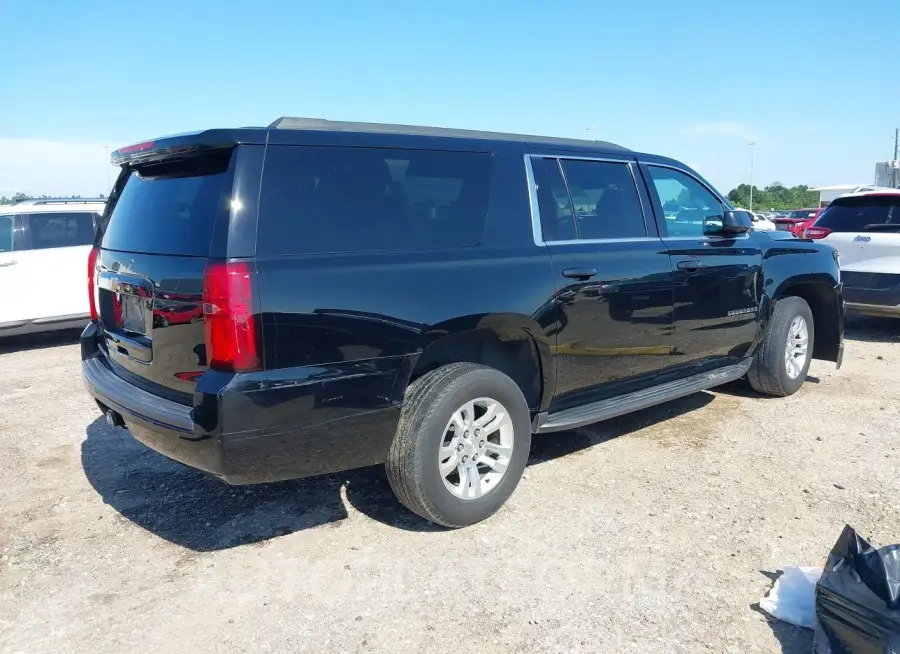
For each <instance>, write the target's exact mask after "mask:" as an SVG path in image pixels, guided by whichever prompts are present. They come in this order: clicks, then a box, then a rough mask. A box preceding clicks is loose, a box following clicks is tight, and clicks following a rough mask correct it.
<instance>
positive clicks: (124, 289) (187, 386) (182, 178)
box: [96, 146, 262, 404]
mask: <svg viewBox="0 0 900 654" xmlns="http://www.w3.org/2000/svg"><path fill="white" fill-rule="evenodd" d="M261 150H262V148H261V147H258V146H244V147H237V148H234V147H232V148H227V149H220V150H213V151H207V152H205V153H203V154H193V155H190V156H181V157H180V158H175V159H162V160H155V159H154V160H151V161H150V162H147V163H143V164H141V165H138V166H137V167H127V166H126V167H125V168H124V169H123V172H122V174H121V175H120V176H119V179H118V181H117V182H116V186H115V188H114V190H113V193H112V195H111V197H110V200H109V203H108V205H107V210H106V214H105V216H104V222H105V223H106V224H105V225H104V226H103V236H102V239H101V242H100V247H101V250H100V252H99V254H98V266H97V271H96V279H97V288H98V290H97V304H98V311H99V313H100V322H101V326H102V332H103V336H102V339H103V343H102V346H104V349H105V350H106V352H107V354H108V357H109V360H110V362H111V364H112V367H113V370H114V371H116V372H117V373H118V374H120V375H121V376H123V377H125V378H126V379H128V380H129V381H130V382H131V383H133V384H135V385H137V386H139V387H142V388H145V389H146V390H148V391H150V392H153V393H155V394H157V395H161V396H163V397H168V398H169V399H173V400H175V401H180V402H183V403H185V404H189V403H190V402H191V393H192V391H193V388H194V383H195V380H196V378H197V377H198V376H199V375H200V374H201V373H202V372H203V371H205V370H206V369H207V367H208V366H207V361H206V345H205V333H204V321H203V273H204V270H205V269H206V266H207V264H208V263H209V261H210V258H211V257H214V258H217V259H224V258H225V257H227V256H229V255H234V256H241V255H243V256H247V257H249V256H252V254H253V248H252V247H249V249H247V247H246V245H245V244H246V239H244V240H243V241H242V240H241V239H239V238H233V237H234V236H235V232H236V231H240V230H243V232H241V233H246V232H247V231H248V230H252V232H253V233H255V220H256V215H255V212H256V200H255V198H256V197H258V190H259V174H260V166H261V160H262V156H261V154H262V153H261ZM255 155H257V156H255ZM242 166H243V167H242ZM250 169H252V171H251V170H250ZM230 231H231V232H232V233H229V232H230ZM242 248H243V249H242Z"/></svg>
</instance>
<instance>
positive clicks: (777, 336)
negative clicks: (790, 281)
mask: <svg viewBox="0 0 900 654" xmlns="http://www.w3.org/2000/svg"><path fill="white" fill-rule="evenodd" d="M814 343H815V323H814V322H813V315H812V311H811V310H810V308H809V305H808V304H807V303H806V300H804V299H803V298H799V297H786V298H784V299H781V300H779V301H778V302H776V303H775V310H774V311H773V312H772V318H771V320H770V322H769V328H768V330H767V332H766V336H765V338H764V339H763V342H762V343H761V344H760V346H759V349H758V350H757V352H756V356H755V357H754V359H753V365H752V366H751V367H750V370H749V372H748V373H747V379H748V381H749V382H750V385H751V386H752V387H753V390H755V391H757V392H758V393H764V394H766V395H774V396H776V397H785V396H788V395H793V394H794V393H796V392H797V391H798V390H800V387H801V386H803V382H804V381H806V374H807V372H808V371H809V364H810V363H811V362H812V353H813V345H814Z"/></svg>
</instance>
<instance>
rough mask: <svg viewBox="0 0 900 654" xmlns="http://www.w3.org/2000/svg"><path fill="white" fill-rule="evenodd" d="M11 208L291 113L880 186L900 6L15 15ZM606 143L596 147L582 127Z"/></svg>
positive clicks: (393, 5)
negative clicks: (578, 140)
mask: <svg viewBox="0 0 900 654" xmlns="http://www.w3.org/2000/svg"><path fill="white" fill-rule="evenodd" d="M0 24H2V25H4V26H5V29H4V30H3V36H2V37H0V61H2V62H4V65H3V66H2V71H3V76H2V77H3V81H2V85H0V193H4V192H9V191H15V190H21V191H25V192H30V193H41V192H46V193H50V194H69V193H80V194H83V195H85V194H94V193H99V192H105V191H106V190H107V173H110V174H112V175H114V171H112V172H110V171H109V170H108V166H107V165H106V164H105V163H104V162H105V158H106V151H105V149H104V146H110V147H111V148H115V147H117V146H120V145H124V144H127V143H130V142H134V141H138V140H142V139H145V138H151V137H155V136H160V135H164V134H168V133H173V132H183V131H189V130H194V129H202V128H206V127H219V126H241V125H260V124H268V123H269V122H271V121H272V120H273V119H275V118H276V117H278V116H282V115H299V116H314V117H324V118H332V119H344V120H362V121H383V122H398V123H413V124H429V125H440V126H453V127H465V128H475V129H488V130H499V131H514V132H524V133H534V134H548V135H559V136H571V137H588V136H590V137H591V138H601V139H606V140H611V141H615V142H618V143H620V144H622V145H625V146H627V147H631V148H633V149H636V150H644V151H650V152H654V153H659V154H666V155H669V156H673V157H675V158H678V159H681V160H683V161H685V162H686V163H688V164H690V165H692V166H695V167H696V168H698V169H699V170H700V171H701V172H702V173H703V174H704V175H706V176H707V177H708V178H709V179H710V180H711V181H712V182H713V183H714V184H715V185H716V186H718V187H719V188H720V190H722V191H723V192H727V191H728V190H730V189H731V188H732V187H733V186H734V185H736V184H738V183H740V182H744V181H747V180H748V178H749V169H750V152H749V146H748V143H749V142H750V141H751V140H752V141H755V142H756V143H757V145H756V148H755V161H756V163H755V168H754V170H755V173H754V181H755V182H756V183H757V184H759V185H764V184H766V183H769V182H771V181H773V180H780V181H782V182H784V183H787V184H797V183H807V184H811V185H815V184H839V183H871V181H872V178H873V174H874V162H875V161H877V160H884V159H886V158H889V157H890V155H891V152H892V149H893V130H894V128H895V127H897V126H900V70H898V67H897V51H898V50H897V48H898V39H900V2H898V0H856V1H855V2H852V3H851V2H849V0H780V1H777V2H776V1H773V0H758V1H756V2H753V3H744V2H742V3H738V2H726V1H724V0H721V1H718V0H688V1H682V2H672V1H671V0H630V1H622V0H616V1H615V2H612V1H609V0H593V1H590V0H554V2H540V3H537V2H532V3H526V2H513V1H511V0H496V1H493V2H490V1H489V0H480V1H478V0H454V1H453V2H442V3H437V2H427V1H425V0H419V1H406V0H386V1H385V2H378V3H376V2H362V1H357V0H352V1H351V0H332V2H328V3H325V2H304V1H302V0H295V1H294V2H275V1H267V0H256V1H255V2H247V1H245V0H241V1H238V0H179V1H178V2H172V1H169V0H154V1H153V2H130V1H128V2H116V3H114V2H109V1H108V0H79V1H78V2H59V0H55V1H50V0H30V1H26V0H0ZM590 125H593V126H596V131H593V132H588V131H587V130H586V127H588V126H590Z"/></svg>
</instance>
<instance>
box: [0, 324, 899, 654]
mask: <svg viewBox="0 0 900 654" xmlns="http://www.w3.org/2000/svg"><path fill="white" fill-rule="evenodd" d="M898 325H900V323H898V322H893V323H892V322H890V321H872V320H859V321H855V322H854V323H852V324H851V325H850V327H849V329H848V337H849V341H848V344H847V349H848V351H847V356H846V359H845V365H844V368H843V369H842V370H841V371H840V372H835V371H834V366H833V364H826V363H823V362H814V363H813V367H812V369H811V371H810V375H811V380H810V381H811V382H812V383H807V384H806V385H805V386H804V388H803V389H802V390H801V391H800V392H799V393H798V394H797V395H795V396H793V397H791V398H788V399H786V400H773V399H765V398H760V397H756V396H754V395H753V394H752V393H751V392H750V391H748V390H747V389H746V387H745V386H743V385H741V384H734V385H731V386H730V387H728V388H725V389H720V390H717V391H715V392H712V393H699V394H696V395H693V396H691V397H688V398H685V399H683V400H679V401H675V402H671V403H669V404H667V405H664V406H661V407H658V408H656V409H652V410H649V411H644V412H641V413H639V414H635V415H632V416H626V417H623V418H620V419H616V420H613V421H610V422H607V423H604V424H602V425H598V426H596V427H592V428H589V429H582V430H578V431H576V432H572V433H565V434H558V435H550V436H541V437H536V438H535V444H534V451H533V455H532V461H531V465H530V467H529V468H528V470H527V472H526V477H525V479H524V480H523V481H522V483H521V484H520V486H519V488H518V490H517V491H516V493H515V494H514V495H513V498H512V499H511V501H510V502H509V504H508V505H507V506H506V507H505V508H504V509H503V510H501V511H500V513H499V514H497V515H496V516H495V517H494V518H492V519H490V520H488V521H487V522H484V523H482V524H480V525H477V526H475V527H472V528H469V529H465V530H461V531H455V532H446V531H440V530H438V529H435V528H432V527H430V526H429V525H428V524H426V523H424V522H422V521H420V520H419V519H417V518H416V517H414V516H411V515H410V514H408V513H406V512H405V511H404V510H403V509H402V508H401V507H399V505H398V504H397V503H396V502H395V501H394V500H393V499H392V496H391V494H390V489H389V487H388V485H387V482H386V480H385V478H384V475H383V473H382V471H381V470H380V469H378V468H372V469H365V470H360V471H354V472H351V473H346V474H341V475H334V476H328V477H321V478H316V479H310V480H304V481H298V482H291V483H283V484H275V485H268V486H258V487H252V488H251V487H230V486H226V485H223V484H221V483H219V482H218V481H216V480H213V479H209V478H206V477H204V476H202V475H200V474H198V473H196V472H193V471H192V470H190V469H187V468H185V467H182V466H180V465H179V464H176V463H173V462H170V461H168V460H167V459H165V458H163V457H162V456H160V455H157V454H156V453H154V452H152V451H150V450H148V449H146V448H144V447H143V446H141V445H139V444H138V443H136V442H135V441H134V440H132V439H131V438H130V437H129V436H128V434H127V433H125V432H123V431H121V430H111V429H109V428H107V427H106V426H105V425H104V424H103V423H102V422H101V421H99V420H98V413H97V410H96V408H95V407H94V406H93V405H92V403H91V401H90V400H89V399H88V397H87V395H86V394H85V393H84V391H83V390H82V387H81V381H80V377H79V362H78V349H77V346H76V345H74V340H73V339H72V338H71V336H69V337H62V338H60V337H54V338H52V339H49V340H48V339H46V338H45V339H42V340H38V341H34V340H28V341H21V340H17V341H13V342H6V343H3V344H0V461H2V462H3V463H4V469H3V474H4V476H5V480H4V483H3V485H2V486H0V607H2V610H0V651H2V652H20V651H21V652H63V651H64V652H91V653H98V654H99V653H103V652H116V653H118V652H122V651H126V649H128V648H133V647H134V646H135V645H139V646H142V647H143V650H144V651H148V652H170V651H185V652H193V651H222V652H226V651H227V652H233V651H235V652H236V651H267V652H295V651H297V652H299V651H308V652H323V651H348V652H357V651H360V652H361V651H368V650H376V651H377V650H391V651H448V652H449V651H452V652H459V651H460V650H468V649H471V648H472V647H473V646H474V647H476V648H477V649H478V651H480V652H532V651H533V652H561V651H584V652H589V651H607V652H629V651H635V652H707V651H708V652H778V651H785V652H804V651H809V649H810V647H811V642H812V637H811V632H807V631H804V630H802V629H796V628H793V627H790V626H788V625H784V624H781V623H770V622H769V621H767V620H766V618H765V617H764V615H762V614H761V613H760V612H759V610H758V608H757V607H756V602H757V601H758V600H759V599H760V598H761V597H762V596H763V595H764V594H765V593H766V591H767V589H768V588H769V587H770V585H771V580H770V578H771V577H773V576H774V573H775V572H776V571H777V570H778V569H779V568H780V567H782V566H784V565H793V564H804V565H820V564H821V563H822V562H823V560H824V557H825V556H826V555H827V553H828V551H829V549H830V548H831V546H832V544H833V543H834V541H835V540H836V538H837V536H838V534H839V533H840V531H841V528H842V527H843V526H844V524H845V523H849V524H851V525H853V526H854V527H856V528H857V529H858V530H859V531H860V532H861V533H862V534H863V535H865V536H867V537H869V538H870V539H872V540H873V541H874V542H876V543H878V544H888V543H890V542H897V540H898V539H900V538H898V537H900V520H898V518H897V516H898V515H900V479H898V475H897V468H898V466H897V461H898V455H900V453H898V433H900V429H898V424H900V402H898V399H900V327H898ZM467 621H469V622H467Z"/></svg>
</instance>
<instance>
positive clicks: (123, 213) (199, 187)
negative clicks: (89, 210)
mask: <svg viewBox="0 0 900 654" xmlns="http://www.w3.org/2000/svg"><path fill="white" fill-rule="evenodd" d="M230 157H231V151H230V150H229V151H220V152H215V153H212V154H206V155H203V156H199V157H191V158H188V159H181V160H176V161H170V162H163V163H156V164H153V165H148V166H143V167H141V168H139V169H137V170H135V171H132V172H131V173H130V174H129V175H128V177H127V180H126V181H125V185H124V187H121V186H120V188H121V190H120V191H119V194H118V197H117V198H114V199H113V201H114V207H113V209H112V214H111V215H110V218H109V224H108V225H107V226H106V231H105V233H104V235H103V243H102V246H103V247H104V248H106V249H108V250H122V251H126V252H143V253H147V254H171V255H186V256H202V257H206V256H209V248H210V242H211V241H212V233H213V228H214V225H215V222H216V215H217V214H219V213H220V212H222V213H224V212H226V211H227V210H228V209H227V202H228V200H229V198H230V195H231V192H230V191H231V178H232V176H231V174H230V173H229V171H228V162H229V160H230ZM120 184H121V182H120ZM225 215H227V214H225Z"/></svg>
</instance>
